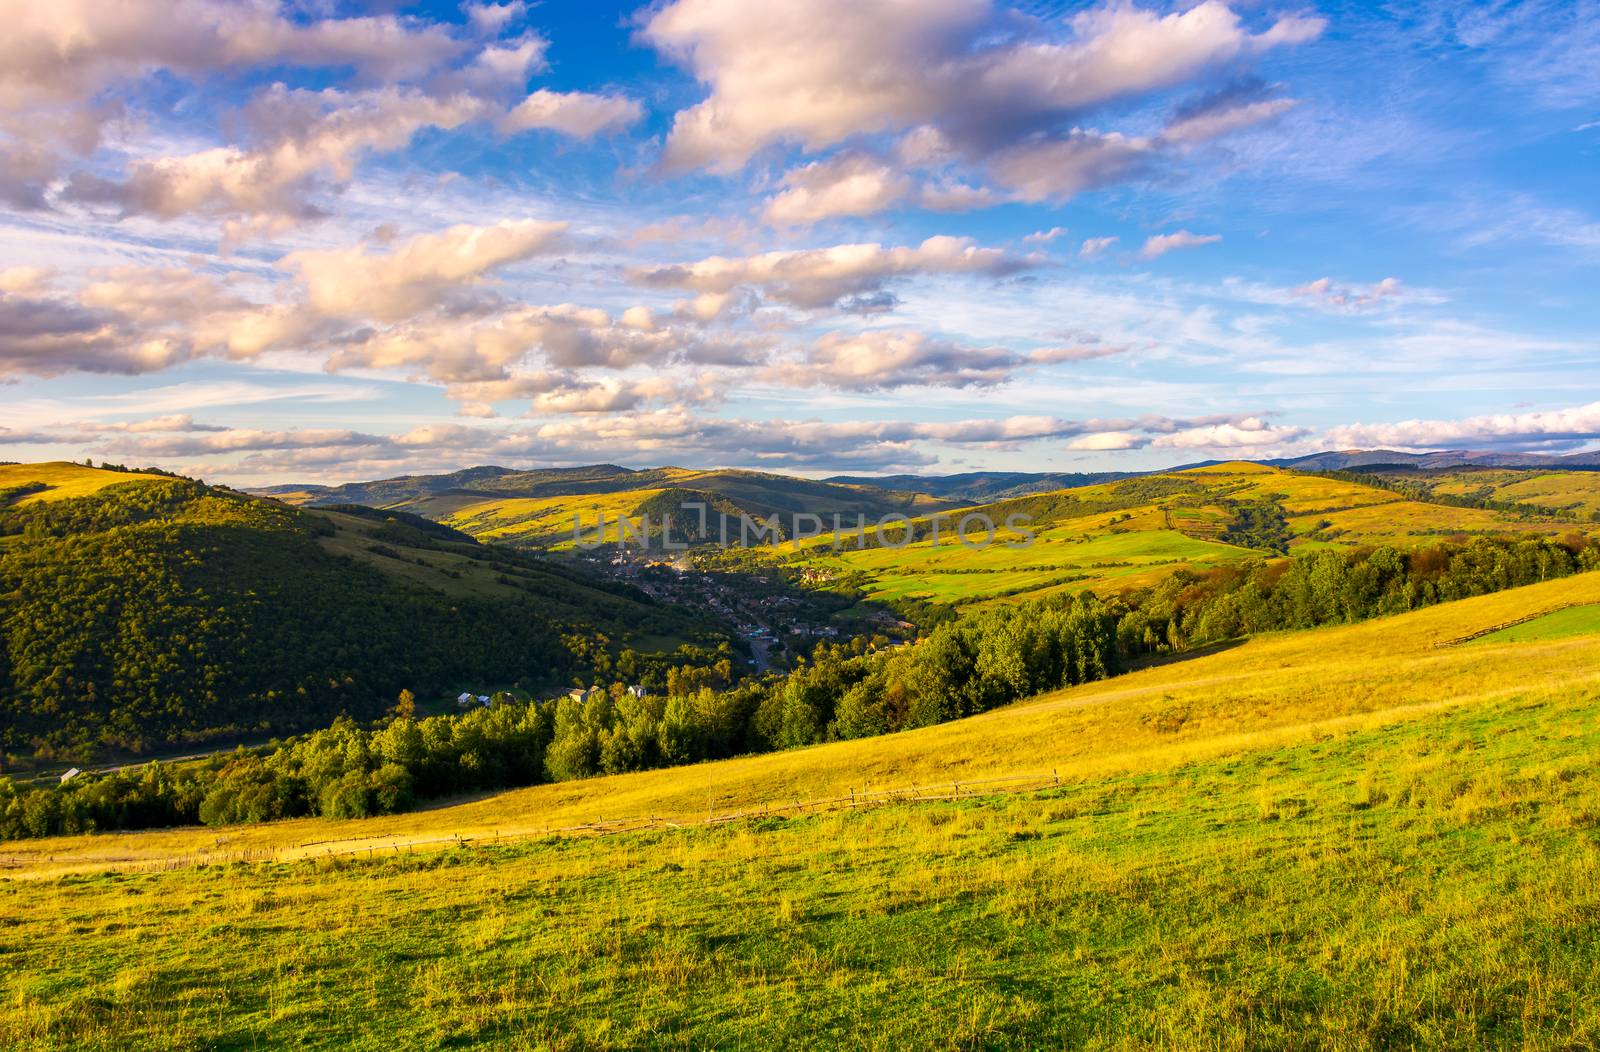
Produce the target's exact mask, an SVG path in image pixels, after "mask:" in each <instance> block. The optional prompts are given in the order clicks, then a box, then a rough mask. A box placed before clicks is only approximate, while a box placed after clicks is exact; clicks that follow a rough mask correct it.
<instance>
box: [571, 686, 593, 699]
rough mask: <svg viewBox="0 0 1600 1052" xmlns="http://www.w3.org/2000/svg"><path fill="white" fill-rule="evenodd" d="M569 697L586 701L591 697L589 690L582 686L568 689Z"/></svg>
mask: <svg viewBox="0 0 1600 1052" xmlns="http://www.w3.org/2000/svg"><path fill="white" fill-rule="evenodd" d="M567 697H569V698H571V699H572V700H573V701H584V700H586V699H587V698H588V697H589V692H588V691H587V690H585V689H583V688H582V687H573V688H572V689H571V690H569V691H567Z"/></svg>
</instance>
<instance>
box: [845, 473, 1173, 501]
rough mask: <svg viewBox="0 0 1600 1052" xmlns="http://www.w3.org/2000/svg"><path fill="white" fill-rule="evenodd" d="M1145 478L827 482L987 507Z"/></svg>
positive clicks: (1004, 476)
mask: <svg viewBox="0 0 1600 1052" xmlns="http://www.w3.org/2000/svg"><path fill="white" fill-rule="evenodd" d="M1139 474H1144V472H1136V471H967V472H962V473H960V474H956V475H833V476H830V477H829V478H828V479H827V480H826V481H828V482H838V483H842V484H844V485H849V486H880V487H883V488H885V489H894V490H909V491H912V492H914V493H926V494H928V495H930V496H934V497H942V498H944V499H946V500H953V501H966V502H968V503H971V504H987V503H989V502H991V501H996V500H1004V499H1005V498H1007V497H1021V496H1025V495H1026V494H1029V493H1048V492H1050V491H1051V490H1058V489H1072V488H1073V487H1075V486H1092V485H1094V484H1095V483H1098V482H1114V481H1116V480H1117V479H1125V478H1133V477H1134V476H1135V475H1139Z"/></svg>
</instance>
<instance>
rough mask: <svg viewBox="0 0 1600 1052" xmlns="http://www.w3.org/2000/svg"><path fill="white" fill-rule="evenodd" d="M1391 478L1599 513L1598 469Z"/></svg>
mask: <svg viewBox="0 0 1600 1052" xmlns="http://www.w3.org/2000/svg"><path fill="white" fill-rule="evenodd" d="M1394 477H1395V478H1396V479H1397V480H1399V481H1401V482H1408V483H1412V484H1416V483H1421V484H1422V485H1425V486H1427V487H1428V488H1429V489H1430V490H1431V491H1432V492H1433V493H1436V494H1438V495H1440V496H1450V497H1475V498H1483V499H1488V500H1495V501H1507V502H1511V503H1518V504H1530V505H1534V506H1536V507H1540V508H1560V509H1563V510H1566V511H1571V512H1573V513H1575V514H1576V515H1578V516H1579V517H1580V518H1583V519H1587V518H1589V517H1590V516H1593V515H1595V514H1596V513H1600V471H1544V470H1538V469H1528V470H1507V469H1498V468H1496V469H1488V468H1476V469H1471V470H1456V471H1429V472H1422V473H1416V472H1407V473H1401V474H1397V475H1395V476H1394Z"/></svg>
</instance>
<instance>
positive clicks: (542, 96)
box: [498, 88, 644, 139]
mask: <svg viewBox="0 0 1600 1052" xmlns="http://www.w3.org/2000/svg"><path fill="white" fill-rule="evenodd" d="M643 116H644V106H642V105H641V104H640V103H639V101H638V100H637V99H632V98H629V97H627V96H625V95H595V94H591V93H590V92H586V91H550V90H548V89H546V88H540V89H539V90H538V91H535V92H534V93H533V94H531V95H529V96H528V97H527V98H525V99H523V100H522V102H520V103H518V104H517V106H516V107H515V108H513V109H512V110H511V111H510V112H509V113H507V114H506V115H505V116H504V117H502V118H500V121H499V123H498V127H499V129H500V130H501V131H502V132H519V131H527V130H529V129H531V128H548V129H550V130H552V131H558V132H562V133H564V134H566V135H570V136H572V137H573V138H574V139H592V138H594V137H595V136H596V135H599V134H601V133H602V132H609V131H619V130H621V129H623V128H626V127H628V126H629V125H631V124H636V123H637V122H638V121H639V120H640V119H641V118H642V117H643Z"/></svg>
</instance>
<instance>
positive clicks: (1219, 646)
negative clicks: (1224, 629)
mask: <svg viewBox="0 0 1600 1052" xmlns="http://www.w3.org/2000/svg"><path fill="white" fill-rule="evenodd" d="M1248 639H1249V637H1248V636H1240V637H1239V638H1237V639H1225V640H1223V641H1222V642H1220V643H1211V644H1208V645H1206V646H1203V647H1195V648H1194V649H1193V650H1185V651H1184V652H1183V653H1181V654H1151V655H1149V656H1148V657H1142V658H1139V659H1137V660H1135V661H1129V662H1128V664H1127V668H1126V671H1128V672H1139V671H1141V670H1143V669H1147V668H1161V667H1162V666H1163V665H1176V664H1178V663H1179V662H1183V661H1193V660H1194V659H1195V658H1198V657H1207V656H1209V655H1211V654H1221V653H1223V652H1224V651H1228V650H1232V649H1233V648H1234V647H1238V646H1243V645H1244V644H1245V643H1246V642H1247V641H1248Z"/></svg>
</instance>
